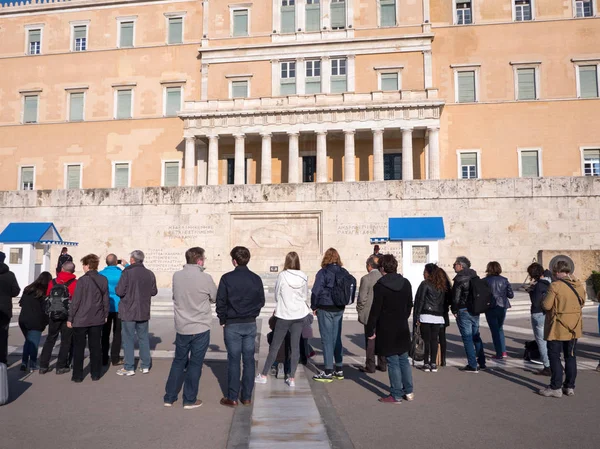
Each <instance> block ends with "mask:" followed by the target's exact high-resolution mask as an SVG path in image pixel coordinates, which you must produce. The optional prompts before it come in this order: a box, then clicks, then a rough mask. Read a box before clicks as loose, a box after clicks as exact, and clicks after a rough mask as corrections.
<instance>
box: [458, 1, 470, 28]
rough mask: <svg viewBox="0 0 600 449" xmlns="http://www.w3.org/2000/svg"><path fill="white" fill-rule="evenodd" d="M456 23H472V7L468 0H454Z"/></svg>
mask: <svg viewBox="0 0 600 449" xmlns="http://www.w3.org/2000/svg"><path fill="white" fill-rule="evenodd" d="M455 5H456V24H457V25H469V24H471V23H473V8H472V6H471V1H470V0H467V1H465V0H455Z"/></svg>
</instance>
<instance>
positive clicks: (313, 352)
mask: <svg viewBox="0 0 600 449" xmlns="http://www.w3.org/2000/svg"><path fill="white" fill-rule="evenodd" d="M315 355H317V353H316V352H315V351H310V354H308V358H309V359H312V358H313V357H314V356H315ZM598 366H600V365H598Z"/></svg>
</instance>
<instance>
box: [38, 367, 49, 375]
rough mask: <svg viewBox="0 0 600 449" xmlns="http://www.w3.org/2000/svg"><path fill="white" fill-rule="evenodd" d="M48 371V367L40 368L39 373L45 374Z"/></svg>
mask: <svg viewBox="0 0 600 449" xmlns="http://www.w3.org/2000/svg"><path fill="white" fill-rule="evenodd" d="M48 371H50V368H40V374H46V373H47V372H48Z"/></svg>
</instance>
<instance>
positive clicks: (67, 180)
mask: <svg viewBox="0 0 600 449" xmlns="http://www.w3.org/2000/svg"><path fill="white" fill-rule="evenodd" d="M71 166H79V189H83V162H66V163H65V168H64V173H63V177H64V180H65V182H64V186H65V189H67V190H75V189H69V178H68V167H71Z"/></svg>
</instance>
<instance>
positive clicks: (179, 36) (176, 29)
mask: <svg viewBox="0 0 600 449" xmlns="http://www.w3.org/2000/svg"><path fill="white" fill-rule="evenodd" d="M182 42H183V17H171V18H170V19H169V44H181V43H182Z"/></svg>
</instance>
